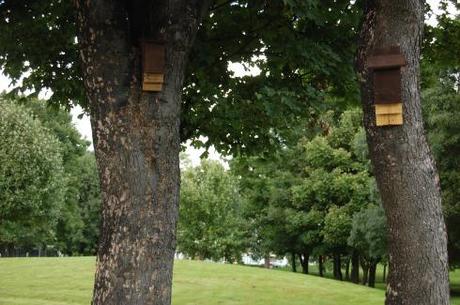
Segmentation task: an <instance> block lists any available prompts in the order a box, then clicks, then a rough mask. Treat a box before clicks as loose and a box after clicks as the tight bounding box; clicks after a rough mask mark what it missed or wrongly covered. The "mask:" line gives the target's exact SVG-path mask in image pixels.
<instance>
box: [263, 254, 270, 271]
mask: <svg viewBox="0 0 460 305" xmlns="http://www.w3.org/2000/svg"><path fill="white" fill-rule="evenodd" d="M264 267H265V268H267V269H270V268H271V264H270V255H269V254H267V255H265V257H264Z"/></svg>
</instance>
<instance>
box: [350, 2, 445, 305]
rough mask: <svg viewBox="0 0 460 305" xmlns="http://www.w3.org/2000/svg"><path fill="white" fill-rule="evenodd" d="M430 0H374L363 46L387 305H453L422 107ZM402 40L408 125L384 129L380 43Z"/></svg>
mask: <svg viewBox="0 0 460 305" xmlns="http://www.w3.org/2000/svg"><path fill="white" fill-rule="evenodd" d="M423 4H424V3H423V1H420V0H400V1H389V0H379V1H367V7H366V11H365V21H364V24H363V28H362V30H361V38H360V46H359V50H358V62H357V63H358V71H359V73H360V81H361V92H362V102H363V108H364V125H365V128H366V132H367V140H368V144H369V151H370V156H371V160H372V164H373V167H374V173H375V177H376V180H377V184H378V188H379V190H380V194H381V196H382V201H383V206H384V209H385V213H386V217H387V223H388V243H389V254H390V269H391V272H390V273H389V276H388V286H387V299H386V304H387V305H393V304H418V305H425V304H426V305H428V304H430V305H432V304H436V305H447V304H449V285H448V268H447V242H446V230H445V224H444V219H443V215H442V209H441V195H440V190H439V178H438V175H437V172H436V168H435V165H434V161H433V157H432V154H431V152H430V149H429V147H428V145H427V142H426V139H425V131H424V128H423V119H422V114H421V107H420V84H419V83H420V66H419V59H420V43H421V40H422V30H423ZM394 45H399V46H400V48H401V51H402V53H403V54H404V56H405V58H406V61H407V65H406V66H405V67H404V68H402V72H401V74H402V93H401V94H402V99H403V115H404V125H402V126H391V127H387V126H385V127H376V126H375V116H374V108H373V89H372V73H370V71H369V70H368V69H367V66H366V60H367V58H368V56H369V55H370V54H371V53H372V51H373V50H375V49H376V48H382V47H389V46H394Z"/></svg>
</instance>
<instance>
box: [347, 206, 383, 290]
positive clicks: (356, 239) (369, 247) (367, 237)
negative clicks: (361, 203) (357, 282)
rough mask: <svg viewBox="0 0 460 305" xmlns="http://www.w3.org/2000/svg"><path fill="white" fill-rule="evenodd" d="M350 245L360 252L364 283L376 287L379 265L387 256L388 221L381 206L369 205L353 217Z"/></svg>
mask: <svg viewBox="0 0 460 305" xmlns="http://www.w3.org/2000/svg"><path fill="white" fill-rule="evenodd" d="M348 244H349V245H350V246H351V247H353V248H355V249H356V250H357V251H359V254H360V259H361V265H362V266H363V280H362V283H363V284H369V286H370V287H375V276H376V270H377V264H378V263H379V262H380V261H381V260H382V259H384V258H385V256H386V255H387V247H386V220H385V214H384V211H383V209H382V207H381V206H378V205H369V206H368V207H366V208H363V209H362V210H361V211H360V212H358V213H356V214H354V215H353V222H352V227H351V232H350V236H349V238H348Z"/></svg>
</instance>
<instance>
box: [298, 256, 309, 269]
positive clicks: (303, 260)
mask: <svg viewBox="0 0 460 305" xmlns="http://www.w3.org/2000/svg"><path fill="white" fill-rule="evenodd" d="M299 259H300V265H301V266H302V273H304V274H308V261H309V259H310V254H308V253H306V252H305V253H304V254H299Z"/></svg>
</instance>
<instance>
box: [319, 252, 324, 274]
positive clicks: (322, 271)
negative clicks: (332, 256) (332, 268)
mask: <svg viewBox="0 0 460 305" xmlns="http://www.w3.org/2000/svg"><path fill="white" fill-rule="evenodd" d="M323 260H324V257H323V256H322V255H320V256H319V257H318V263H319V276H321V277H323V276H324V261H323Z"/></svg>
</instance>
